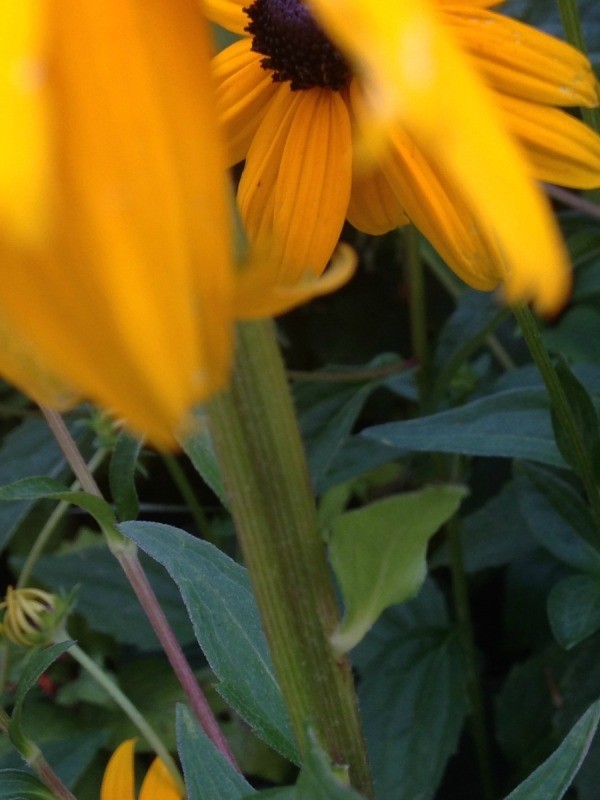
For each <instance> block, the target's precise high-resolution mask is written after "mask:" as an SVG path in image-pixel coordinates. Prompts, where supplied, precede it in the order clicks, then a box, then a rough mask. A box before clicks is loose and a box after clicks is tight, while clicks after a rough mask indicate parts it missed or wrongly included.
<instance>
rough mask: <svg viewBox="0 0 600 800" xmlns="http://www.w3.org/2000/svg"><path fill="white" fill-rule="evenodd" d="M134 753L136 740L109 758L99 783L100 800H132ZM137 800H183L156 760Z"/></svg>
mask: <svg viewBox="0 0 600 800" xmlns="http://www.w3.org/2000/svg"><path fill="white" fill-rule="evenodd" d="M134 750H135V739H128V740H127V741H125V742H123V743H122V744H120V745H119V746H118V747H117V749H116V750H115V752H114V753H113V754H112V756H111V757H110V761H109V762H108V765H107V767H106V771H105V773H104V778H103V780H102V789H101V790H100V800H135V794H134V784H135V776H134V771H133V754H134ZM138 800H182V795H181V793H180V792H179V791H178V789H177V787H176V786H175V783H174V781H173V779H172V777H171V776H170V774H169V772H168V771H167V768H166V767H165V765H164V764H163V762H162V761H161V760H160V759H158V758H156V759H155V760H154V761H153V762H152V765H151V766H150V769H149V770H148V772H147V773H146V777H145V778H144V781H143V783H142V788H141V789H140V795H139V799H138Z"/></svg>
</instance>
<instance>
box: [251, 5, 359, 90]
mask: <svg viewBox="0 0 600 800" xmlns="http://www.w3.org/2000/svg"><path fill="white" fill-rule="evenodd" d="M244 11H245V12H246V14H247V15H248V17H249V18H250V23H249V25H248V26H247V28H246V30H247V31H248V33H250V34H251V35H252V37H253V40H252V49H253V50H254V51H255V52H256V53H262V54H263V55H264V56H266V58H263V60H262V61H261V65H262V67H263V68H264V69H270V70H273V80H274V81H277V82H280V81H289V82H290V83H291V88H292V89H294V90H297V89H312V88H314V87H315V86H320V87H322V88H325V89H332V90H333V91H336V92H337V91H339V90H340V89H343V88H344V87H345V86H347V85H348V82H349V80H350V68H349V66H348V64H347V63H346V61H345V60H344V57H343V56H342V55H341V53H339V52H338V50H336V48H335V47H334V46H333V45H332V44H331V42H330V41H329V39H328V38H327V37H326V36H325V34H324V33H323V31H322V30H321V29H320V28H319V27H318V26H317V24H316V22H315V21H314V19H313V18H312V16H311V14H310V11H309V10H308V8H307V7H306V6H305V5H304V3H303V2H301V0H255V2H254V3H252V5H251V6H249V7H248V8H244Z"/></svg>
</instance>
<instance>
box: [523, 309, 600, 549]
mask: <svg viewBox="0 0 600 800" xmlns="http://www.w3.org/2000/svg"><path fill="white" fill-rule="evenodd" d="M513 313H514V315H515V317H516V319H517V321H518V323H519V327H520V328H521V331H522V333H523V336H524V337H525V341H526V342H527V346H528V348H529V352H530V353H531V356H532V358H533V360H534V361H535V363H536V365H537V368H538V370H539V371H540V374H541V376H542V378H543V380H544V383H545V384H546V389H547V390H548V394H549V395H550V401H551V403H552V406H553V408H554V412H555V414H556V419H557V421H558V424H559V425H560V426H561V427H562V430H563V431H564V432H565V434H566V436H567V437H568V439H569V441H570V443H571V451H572V453H573V458H574V461H575V463H574V465H573V466H574V469H575V472H576V473H577V474H578V475H579V477H580V479H581V481H582V483H583V485H584V488H585V491H586V493H587V496H588V500H589V502H590V505H591V507H592V511H593V513H594V517H595V519H596V526H597V530H598V533H599V535H600V493H599V490H598V485H597V483H596V477H595V475H594V469H593V466H592V462H591V460H590V456H589V453H588V451H587V448H586V444H585V442H584V440H583V437H582V436H581V433H580V431H579V429H578V427H577V424H576V422H575V419H574V417H573V412H572V410H571V406H570V404H569V401H568V399H567V396H566V394H565V391H564V389H563V387H562V384H561V382H560V379H559V377H558V375H557V374H556V370H555V369H554V365H553V364H552V361H551V359H550V356H549V355H548V351H547V350H546V347H545V346H544V342H543V341H542V337H541V334H540V331H539V328H538V325H537V322H536V320H535V317H534V316H533V314H532V313H531V311H530V310H529V308H528V307H527V306H514V307H513Z"/></svg>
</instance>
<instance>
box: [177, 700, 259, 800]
mask: <svg viewBox="0 0 600 800" xmlns="http://www.w3.org/2000/svg"><path fill="white" fill-rule="evenodd" d="M177 742H178V750H179V757H180V758H181V763H182V765H183V774H184V776H185V787H186V790H187V800H242V798H244V797H249V796H250V795H252V794H254V791H253V789H252V787H251V786H250V784H249V783H247V782H246V780H245V779H244V777H243V776H242V775H240V774H239V773H238V772H236V771H235V769H233V767H232V766H231V764H230V763H229V762H228V761H227V759H226V758H224V757H223V756H222V755H221V753H219V751H218V750H217V749H216V747H215V746H214V744H213V743H212V742H211V741H210V739H209V738H208V736H207V735H206V734H205V733H204V731H203V730H202V729H201V727H200V726H199V725H198V722H197V721H196V720H195V719H194V717H193V716H192V714H191V712H190V711H189V709H188V708H186V707H185V706H183V705H178V706H177Z"/></svg>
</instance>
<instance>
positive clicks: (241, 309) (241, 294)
mask: <svg viewBox="0 0 600 800" xmlns="http://www.w3.org/2000/svg"><path fill="white" fill-rule="evenodd" d="M356 266H357V258H356V254H355V252H354V251H353V250H352V248H351V247H350V246H349V245H347V244H344V243H343V242H342V243H340V244H339V245H338V247H337V248H336V249H335V251H334V253H333V255H332V257H331V261H330V263H329V266H328V267H327V269H326V270H325V272H323V273H322V274H321V275H313V274H312V273H311V272H306V273H305V274H304V275H302V276H301V277H300V278H299V279H298V280H296V281H294V282H292V283H281V282H280V280H279V272H280V266H279V263H278V262H275V261H269V260H268V256H267V257H265V258H263V259H262V260H258V259H257V254H255V260H254V261H251V262H250V263H249V264H248V265H247V266H246V267H245V268H244V270H243V271H242V272H241V274H240V276H239V279H238V282H237V305H236V311H237V316H238V318H239V319H262V318H264V317H275V316H277V315H278V314H283V313H284V312H286V311H289V310H290V309H292V308H294V307H295V306H298V305H301V304H302V303H306V302H308V300H312V299H313V298H314V297H319V296H321V295H323V294H329V293H330V292H334V291H335V290H336V289H339V288H340V286H343V285H344V284H345V283H346V282H347V281H348V280H350V278H351V277H352V275H353V274H354V272H355V270H356Z"/></svg>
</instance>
